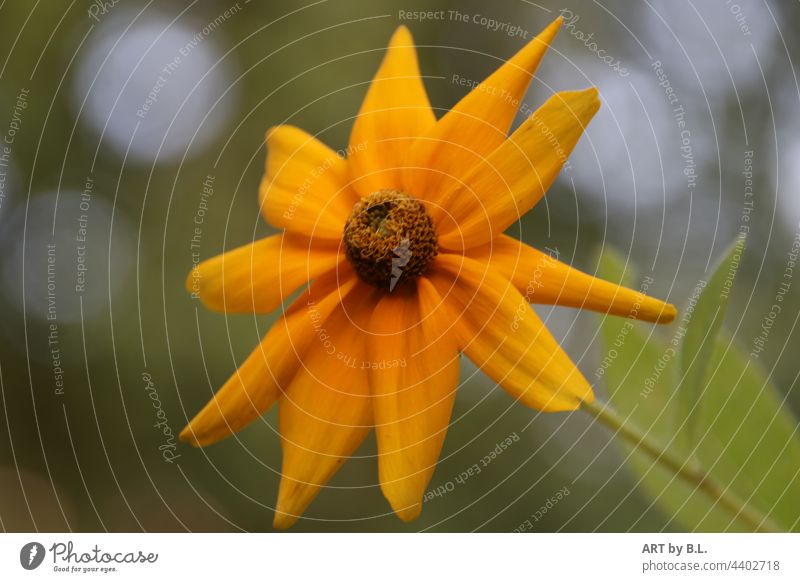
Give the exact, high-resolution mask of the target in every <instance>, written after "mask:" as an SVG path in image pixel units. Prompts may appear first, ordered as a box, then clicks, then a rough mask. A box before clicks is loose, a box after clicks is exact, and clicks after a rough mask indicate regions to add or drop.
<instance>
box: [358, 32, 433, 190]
mask: <svg viewBox="0 0 800 582" xmlns="http://www.w3.org/2000/svg"><path fill="white" fill-rule="evenodd" d="M435 122H436V117H435V116H434V114H433V110H432V109H431V105H430V102H429V101H428V95H427V94H426V93H425V87H424V85H423V84H422V78H421V77H420V72H419V65H418V63H417V51H416V49H415V48H414V39H413V38H411V33H410V32H409V31H408V29H407V28H406V27H405V26H401V27H400V28H398V29H397V31H396V32H395V33H394V35H393V36H392V39H391V41H390V42H389V49H388V51H387V53H386V56H385V57H384V58H383V62H382V63H381V66H380V69H378V72H377V74H376V75H375V78H374V79H373V81H372V83H371V84H370V86H369V90H368V91H367V95H366V97H365V98H364V103H363V104H362V105H361V110H360V111H359V113H358V118H357V119H356V121H355V124H354V125H353V131H352V133H351V134H350V148H349V149H350V152H351V153H350V157H349V158H348V160H347V163H348V167H349V170H350V177H351V179H352V180H354V188H355V189H356V190H357V191H358V192H359V193H360V194H361V195H362V196H366V195H367V194H370V193H372V192H377V191H378V190H383V189H395V190H402V187H403V183H402V168H403V165H404V164H405V159H406V156H407V152H408V149H409V148H410V147H411V144H412V143H413V140H414V139H415V138H416V137H417V136H419V135H422V134H423V133H424V132H425V131H427V130H428V128H430V127H431V126H432V125H433V124H434V123H435Z"/></svg>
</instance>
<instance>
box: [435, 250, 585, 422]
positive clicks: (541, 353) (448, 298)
mask: <svg viewBox="0 0 800 582" xmlns="http://www.w3.org/2000/svg"><path fill="white" fill-rule="evenodd" d="M429 278H430V280H431V282H432V283H433V284H434V286H435V287H436V290H437V292H438V293H439V294H440V295H442V297H444V301H445V303H446V305H447V308H448V310H449V311H450V315H451V317H452V318H453V321H455V322H456V324H455V326H454V331H455V334H456V337H457V340H458V342H459V345H460V346H461V349H462V350H463V351H464V353H465V354H466V355H467V356H468V357H469V358H470V359H471V360H472V361H473V362H475V364H476V365H477V366H479V367H480V369H481V370H483V371H484V373H486V374H487V375H488V376H489V377H490V378H491V379H492V380H494V381H495V382H497V383H498V384H500V385H501V386H502V387H503V388H504V389H505V390H506V391H507V392H509V393H510V394H511V395H512V396H513V397H514V398H517V399H519V400H520V401H522V402H523V403H524V404H526V405H528V406H530V407H532V408H536V409H537V410H542V411H546V412H554V411H560V410H574V409H575V408H577V407H578V406H579V405H580V403H581V401H584V400H585V401H589V402H590V401H591V400H592V399H593V398H594V396H593V394H592V389H591V387H590V386H589V383H588V382H587V381H586V379H585V378H584V377H583V376H582V375H581V373H580V371H578V369H577V368H576V367H575V364H573V363H572V361H571V360H570V359H569V356H567V354H565V353H564V351H563V350H562V349H561V347H560V346H559V345H558V343H557V342H556V341H555V339H554V338H553V336H552V335H551V334H550V332H549V331H548V330H547V328H546V327H545V326H544V324H543V323H542V321H541V319H539V317H538V316H537V315H536V313H535V312H534V311H533V309H532V308H531V306H530V305H529V304H528V302H527V301H526V299H525V298H524V297H523V296H522V295H521V294H520V292H519V291H517V289H516V288H515V287H514V286H513V285H512V284H511V283H510V282H509V281H508V280H507V279H505V278H504V277H502V276H500V275H498V274H496V273H494V272H493V271H492V270H491V269H490V268H488V267H487V266H486V265H482V264H481V263H479V262H477V261H474V260H472V259H469V258H466V257H461V256H456V255H440V256H439V257H437V258H436V260H435V262H434V264H433V268H432V269H431V270H430V271H429Z"/></svg>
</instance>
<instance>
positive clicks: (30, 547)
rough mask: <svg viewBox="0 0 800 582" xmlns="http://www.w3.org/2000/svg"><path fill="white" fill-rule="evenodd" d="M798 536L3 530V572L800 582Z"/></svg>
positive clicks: (3, 576) (25, 576)
mask: <svg viewBox="0 0 800 582" xmlns="http://www.w3.org/2000/svg"><path fill="white" fill-rule="evenodd" d="M798 554H800V536H798V535H797V534H638V533H637V534H523V535H518V534H419V535H408V534H3V535H0V580H4V581H5V580H13V581H16V580H50V579H59V580H64V579H74V580H85V579H91V580H101V579H102V580H120V581H121V580H137V581H138V580H142V579H146V578H149V579H154V580H167V579H168V577H175V578H176V579H177V578H178V577H183V576H186V575H187V574H190V575H191V574H198V575H200V576H201V579H202V580H210V579H212V578H213V577H222V576H225V577H230V576H236V575H241V576H242V577H244V576H247V577H248V578H249V577H251V576H252V575H253V574H256V575H258V579H275V578H277V577H280V578H285V576H292V579H299V580H313V579H318V580H325V581H328V580H331V581H335V580H346V581H348V582H353V581H358V580H370V581H372V580H375V579H380V580H381V581H384V580H398V581H400V580H402V581H403V582H409V581H413V580H435V579H440V577H441V579H453V578H456V577H457V579H459V580H461V579H463V580H493V579H494V580H497V579H498V577H500V576H502V577H504V579H513V580H517V579H522V580H565V579H566V580H577V579H578V577H586V578H587V579H589V578H591V579H594V580H598V579H599V580H614V581H615V582H616V581H620V580H647V579H654V580H679V579H686V580H725V581H727V580H792V581H796V580H800V568H798V563H800V556H798Z"/></svg>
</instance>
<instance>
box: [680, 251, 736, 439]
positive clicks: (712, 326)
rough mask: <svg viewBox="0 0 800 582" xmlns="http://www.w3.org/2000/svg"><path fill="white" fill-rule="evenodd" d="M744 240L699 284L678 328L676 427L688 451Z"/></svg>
mask: <svg viewBox="0 0 800 582" xmlns="http://www.w3.org/2000/svg"><path fill="white" fill-rule="evenodd" d="M745 242H746V238H745V237H740V238H737V240H736V241H734V242H733V243H732V244H731V245H730V246H729V247H728V250H727V251H726V252H725V254H724V255H723V257H722V259H721V260H720V261H719V262H718V263H717V265H716V267H715V268H714V270H713V272H712V275H711V277H710V278H709V280H708V283H707V284H706V283H705V282H704V281H701V282H700V283H698V285H697V287H695V291H694V292H693V293H692V296H691V298H690V299H689V303H688V305H687V306H686V309H685V310H684V311H683V313H682V314H681V321H680V323H679V325H680V326H681V327H680V328H679V329H681V331H683V332H685V336H684V338H683V344H682V346H681V355H680V357H681V366H682V373H683V378H682V379H681V381H680V384H679V387H678V398H679V402H680V404H679V405H680V410H681V412H682V414H681V417H680V419H679V420H680V423H681V425H682V427H679V432H680V433H681V446H682V448H683V449H684V450H687V451H691V450H692V448H693V447H694V444H695V443H694V435H695V429H696V425H697V411H698V406H699V404H700V395H701V393H702V391H703V389H704V386H705V381H706V378H707V377H708V365H709V360H710V359H711V355H712V354H713V352H714V347H715V346H716V338H717V334H718V333H719V330H720V328H721V327H722V321H723V320H724V319H725V310H726V308H727V307H728V298H729V297H730V291H731V287H732V286H733V281H734V279H735V277H736V272H737V271H738V269H739V263H740V261H741V257H742V253H743V252H744V247H745Z"/></svg>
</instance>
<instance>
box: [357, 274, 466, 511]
mask: <svg viewBox="0 0 800 582" xmlns="http://www.w3.org/2000/svg"><path fill="white" fill-rule="evenodd" d="M409 291H410V292H409ZM440 303H441V298H440V297H439V295H438V294H437V293H436V290H435V289H434V288H433V285H431V283H430V282H429V281H427V280H425V279H420V280H419V281H418V283H417V285H416V288H414V287H413V286H410V285H409V286H406V287H405V288H403V289H398V290H396V291H395V292H393V293H392V294H387V295H384V297H383V298H382V299H381V301H380V303H378V306H377V308H376V309H375V311H374V313H373V315H372V322H371V331H372V332H373V334H374V336H373V339H372V341H370V342H369V350H368V351H369V354H370V371H369V374H370V376H369V381H370V387H371V389H372V394H373V396H374V397H375V403H374V407H375V434H376V437H377V441H378V454H379V457H378V469H379V475H380V482H381V490H382V491H383V494H384V495H385V496H386V498H387V499H388V500H389V503H390V504H391V506H392V509H393V510H394V511H395V513H396V514H397V515H398V516H399V517H400V519H402V520H403V521H411V520H413V519H416V518H417V517H418V516H419V513H420V511H421V510H422V497H423V495H424V493H425V489H426V487H427V486H428V483H429V482H430V479H431V476H432V475H433V471H434V469H435V468H436V463H437V461H438V460H439V454H440V453H441V450H442V443H443V442H444V437H445V434H446V432H447V427H448V425H449V424H450V415H451V413H452V411H453V402H454V401H455V395H456V388H457V386H458V347H457V345H456V343H455V341H454V338H453V337H452V334H449V333H447V330H448V327H449V325H450V320H449V319H447V318H445V317H444V313H443V311H442V310H441V309H439V310H437V307H438V306H439V304H440Z"/></svg>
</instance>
